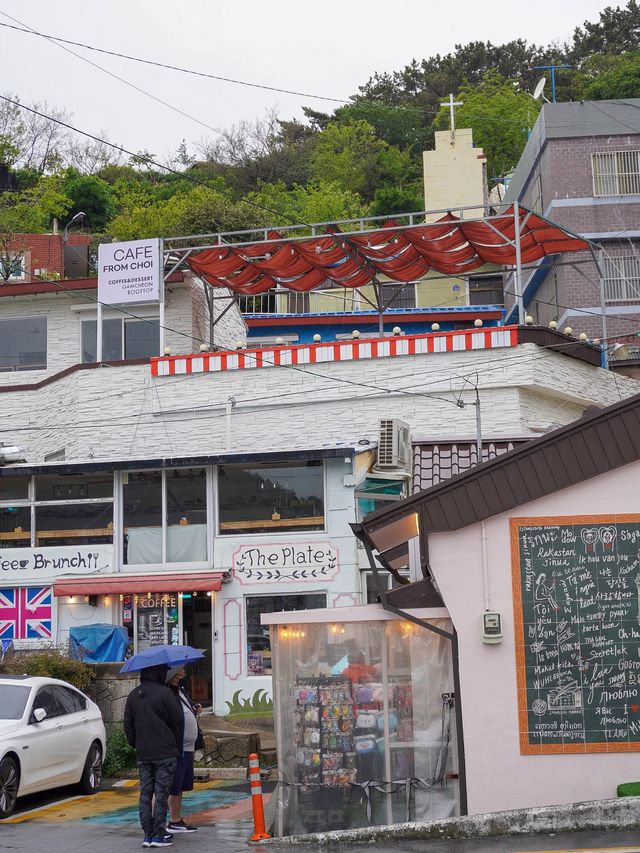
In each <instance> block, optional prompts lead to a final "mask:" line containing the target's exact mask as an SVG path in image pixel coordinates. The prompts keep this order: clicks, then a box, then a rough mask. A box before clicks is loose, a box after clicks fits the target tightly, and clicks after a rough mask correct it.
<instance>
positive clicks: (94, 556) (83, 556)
mask: <svg viewBox="0 0 640 853" xmlns="http://www.w3.org/2000/svg"><path fill="white" fill-rule="evenodd" d="M111 571H113V545H78V546H76V547H67V546H60V547H50V548H6V549H4V550H3V549H0V585H2V584H4V583H10V584H11V585H13V584H20V585H22V584H25V583H31V582H32V581H41V580H53V579H55V578H59V577H61V576H63V575H94V574H104V573H108V572H111Z"/></svg>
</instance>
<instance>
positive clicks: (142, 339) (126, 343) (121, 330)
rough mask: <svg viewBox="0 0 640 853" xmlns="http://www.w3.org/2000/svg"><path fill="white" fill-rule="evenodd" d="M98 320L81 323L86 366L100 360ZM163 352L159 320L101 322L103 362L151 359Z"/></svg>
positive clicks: (119, 319)
mask: <svg viewBox="0 0 640 853" xmlns="http://www.w3.org/2000/svg"><path fill="white" fill-rule="evenodd" d="M97 328H98V323H97V321H96V320H83V321H82V323H81V324H80V330H81V333H80V336H81V350H82V362H83V364H86V363H92V362H94V361H96V359H97V357H98V356H97V352H98V350H97V346H98V344H97V341H96V334H97ZM159 351H160V325H159V319H158V318H157V317H150V318H149V320H127V319H124V318H121V317H115V318H110V319H106V320H104V319H103V321H102V360H103V361H121V360H122V359H126V358H150V357H151V356H156V355H158V353H159Z"/></svg>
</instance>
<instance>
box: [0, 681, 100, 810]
mask: <svg viewBox="0 0 640 853" xmlns="http://www.w3.org/2000/svg"><path fill="white" fill-rule="evenodd" d="M105 749H106V735H105V729H104V723H103V722H102V715H101V713H100V709H99V708H98V706H97V705H96V704H95V702H92V701H91V699H88V698H87V697H86V696H85V695H84V693H81V692H80V691H79V690H77V689H76V688H75V687H72V685H71V684H67V682H66V681H59V680H58V679H56V678H39V677H32V676H27V675H13V676H10V675H0V819H2V818H6V817H9V815H10V814H11V813H12V812H13V810H14V808H15V805H16V799H17V798H18V797H21V796H23V795H24V794H33V793H35V792H36V791H44V790H47V789H48V788H57V787H58V786H60V785H73V784H79V785H80V787H81V789H82V790H83V791H84V793H86V794H95V792H96V791H97V790H98V789H99V787H100V782H101V780H102V762H103V760H104V756H105Z"/></svg>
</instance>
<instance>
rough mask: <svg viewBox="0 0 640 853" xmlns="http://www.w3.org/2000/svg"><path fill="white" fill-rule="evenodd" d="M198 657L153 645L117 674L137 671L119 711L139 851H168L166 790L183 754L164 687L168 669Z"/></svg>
mask: <svg viewBox="0 0 640 853" xmlns="http://www.w3.org/2000/svg"><path fill="white" fill-rule="evenodd" d="M201 657H203V655H202V653H201V652H198V650H197V649H192V648H191V647H190V646H153V647H151V648H150V649H147V650H146V651H144V652H141V653H140V654H138V655H134V656H133V657H131V658H129V660H128V661H126V663H125V665H124V666H123V667H122V669H121V670H120V672H136V671H140V685H139V686H138V687H136V688H134V689H133V690H132V691H131V693H130V694H129V696H128V697H127V702H126V705H125V709H124V731H125V735H126V737H127V740H128V742H129V744H130V745H131V746H132V747H134V749H135V751H136V759H137V764H138V772H139V774H140V803H139V808H140V824H141V826H142V830H143V832H144V841H143V842H142V846H143V847H169V846H170V845H171V842H172V837H171V835H170V834H168V833H166V831H165V826H166V819H167V804H168V799H169V789H170V787H171V784H172V782H173V778H174V775H175V770H176V765H177V763H178V756H179V755H182V752H183V741H182V732H183V720H184V717H183V714H182V711H181V710H180V707H179V705H178V703H177V702H176V699H175V697H174V695H173V693H172V691H171V689H170V688H169V687H168V686H167V683H166V682H167V674H168V672H169V668H170V666H172V665H175V664H182V663H186V661H188V660H197V659H198V658H201Z"/></svg>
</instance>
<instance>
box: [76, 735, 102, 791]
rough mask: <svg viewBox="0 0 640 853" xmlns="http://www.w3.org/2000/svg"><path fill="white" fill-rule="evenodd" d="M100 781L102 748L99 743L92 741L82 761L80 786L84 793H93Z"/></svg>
mask: <svg viewBox="0 0 640 853" xmlns="http://www.w3.org/2000/svg"><path fill="white" fill-rule="evenodd" d="M101 781H102V749H101V747H100V744H99V743H92V744H91V747H90V749H89V752H88V753H87V759H86V761H85V762H84V770H83V771H82V776H81V778H80V788H81V789H82V791H83V792H84V793H85V794H95V793H96V791H97V790H98V789H99V788H100V782H101Z"/></svg>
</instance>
